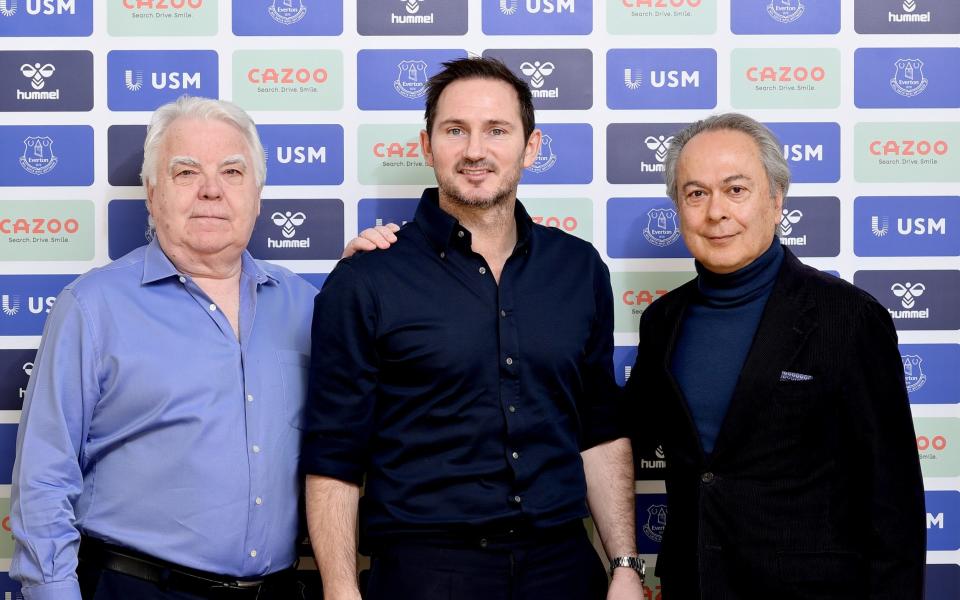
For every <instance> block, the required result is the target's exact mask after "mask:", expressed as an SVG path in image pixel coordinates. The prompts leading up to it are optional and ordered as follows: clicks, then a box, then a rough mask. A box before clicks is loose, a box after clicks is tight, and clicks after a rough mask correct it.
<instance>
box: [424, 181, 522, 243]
mask: <svg viewBox="0 0 960 600" xmlns="http://www.w3.org/2000/svg"><path fill="white" fill-rule="evenodd" d="M513 217H514V219H516V222H517V246H516V249H517V250H519V249H521V248H524V247H525V246H527V245H528V244H529V243H530V233H531V231H532V230H533V220H532V219H531V218H530V215H529V214H527V209H526V208H524V207H523V204H521V202H520V201H519V200H517V201H516V202H515V203H514V209H513ZM413 220H414V222H415V223H416V224H417V225H418V226H419V227H420V229H421V230H422V231H423V233H424V235H425V236H426V237H427V240H428V241H429V242H430V244H431V245H432V246H433V247H434V248H435V249H436V250H438V251H446V250H448V249H449V248H450V246H451V245H453V244H460V243H464V244H466V248H467V249H468V250H469V248H470V232H469V231H467V229H466V228H464V227H463V226H462V225H460V222H459V221H457V220H456V219H455V218H453V217H452V216H451V215H450V214H448V213H446V212H444V210H443V209H441V208H440V193H439V190H438V189H437V188H427V189H425V190H424V191H423V195H422V196H420V204H418V205H417V212H416V215H414V217H413ZM461 233H462V235H461Z"/></svg>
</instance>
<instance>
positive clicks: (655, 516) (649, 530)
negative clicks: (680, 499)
mask: <svg viewBox="0 0 960 600" xmlns="http://www.w3.org/2000/svg"><path fill="white" fill-rule="evenodd" d="M666 527H667V506H666V505H665V504H654V505H652V506H650V507H649V508H648V509H647V522H646V523H645V524H644V525H643V533H644V534H645V535H646V536H647V537H648V538H650V539H651V540H653V541H655V542H657V543H660V542H662V541H663V530H664V529H666Z"/></svg>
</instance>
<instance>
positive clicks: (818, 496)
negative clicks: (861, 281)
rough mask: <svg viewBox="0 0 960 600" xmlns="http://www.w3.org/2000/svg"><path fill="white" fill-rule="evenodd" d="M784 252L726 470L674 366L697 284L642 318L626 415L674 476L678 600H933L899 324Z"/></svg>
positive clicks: (664, 555) (734, 421)
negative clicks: (706, 440) (651, 434)
mask: <svg viewBox="0 0 960 600" xmlns="http://www.w3.org/2000/svg"><path fill="white" fill-rule="evenodd" d="M784 252H785V257H784V261H783V265H782V267H781V270H780V273H779V274H778V277H777V281H776V283H775V285H774V289H773V291H772V292H771V295H770V298H769V300H768V302H767V305H766V307H765V309H764V312H763V316H762V317H761V320H760V324H759V326H758V329H757V332H756V334H755V336H754V340H753V343H752V346H751V348H750V351H749V353H748V355H747V358H746V362H745V364H744V366H743V369H742V371H741V373H740V377H739V380H738V382H737V385H736V388H735V391H734V394H733V398H732V401H731V403H730V408H729V410H728V412H727V415H726V417H725V420H724V422H723V425H722V427H721V430H720V433H719V436H718V439H717V443H716V447H715V448H714V451H713V453H712V454H710V455H706V454H705V453H704V451H703V449H702V447H701V444H700V438H699V435H698V433H697V429H696V427H695V425H694V422H693V419H692V417H691V414H690V410H689V408H688V406H687V404H686V401H685V400H684V398H683V394H682V392H681V391H680V389H679V387H678V385H677V383H676V381H675V380H674V378H673V376H672V375H671V373H670V367H669V365H670V358H671V355H672V353H673V348H674V344H675V342H676V339H677V335H678V332H679V330H680V323H681V321H682V319H683V315H684V311H685V309H686V307H687V305H688V304H689V303H690V302H691V300H692V299H693V298H694V297H695V294H696V293H697V288H696V285H697V284H696V280H693V281H691V282H688V283H687V284H685V285H683V286H681V287H680V288H678V289H676V290H674V291H672V292H670V293H669V294H667V295H665V296H663V297H662V298H660V299H658V300H657V301H656V302H654V303H653V304H651V305H650V307H649V308H647V310H646V311H645V312H644V313H643V315H642V317H641V321H640V343H639V347H638V354H637V362H636V364H635V365H634V367H633V370H632V372H631V377H630V379H629V381H628V383H627V390H626V394H625V401H626V402H627V403H628V406H627V410H628V411H629V414H631V415H632V417H631V419H632V425H633V426H634V428H635V429H634V430H635V432H636V435H635V436H634V443H635V444H636V445H638V446H639V447H641V448H642V447H644V446H645V445H646V444H648V443H650V442H651V441H655V442H656V443H661V444H662V445H663V450H664V455H665V460H666V463H667V470H666V473H667V474H666V485H667V506H668V509H667V510H668V512H667V523H666V529H665V531H664V535H663V543H662V546H661V553H660V555H659V557H658V561H657V575H658V576H659V577H660V578H661V584H662V586H663V587H662V590H663V599H664V600H691V599H697V598H709V599H724V600H728V599H729V600H739V599H748V598H749V599H754V598H757V599H760V598H763V599H773V600H789V599H794V598H795V599H808V598H814V599H817V600H821V599H822V600H826V599H854V598H864V599H867V598H869V599H871V600H875V599H881V598H890V599H894V598H895V599H897V600H914V599H916V600H920V599H921V598H922V597H923V591H922V590H923V570H924V562H925V545H926V518H925V516H926V513H925V509H924V496H923V482H922V478H921V474H920V464H919V457H918V454H917V448H916V437H915V434H914V429H913V421H912V419H911V413H910V406H909V401H908V398H907V392H906V389H905V385H904V379H903V365H902V363H901V359H900V353H899V350H898V348H897V336H896V331H895V329H894V326H893V321H892V320H891V318H890V315H889V314H888V312H887V311H886V309H885V308H883V307H882V306H881V305H880V304H879V303H878V302H877V301H876V300H875V299H874V298H873V297H871V296H870V295H869V294H867V293H866V292H864V291H862V290H860V289H858V288H856V287H854V286H852V285H850V284H849V283H847V282H845V281H843V280H842V279H839V278H837V277H833V276H831V275H828V274H824V273H821V272H819V271H817V270H816V269H813V268H811V267H808V266H806V265H804V264H802V263H801V262H800V261H799V260H797V258H796V257H795V256H794V255H793V254H792V253H791V252H790V250H789V249H787V248H784ZM651 430H655V431H657V432H658V436H659V437H658V439H656V440H648V439H645V438H644V436H643V432H645V431H651Z"/></svg>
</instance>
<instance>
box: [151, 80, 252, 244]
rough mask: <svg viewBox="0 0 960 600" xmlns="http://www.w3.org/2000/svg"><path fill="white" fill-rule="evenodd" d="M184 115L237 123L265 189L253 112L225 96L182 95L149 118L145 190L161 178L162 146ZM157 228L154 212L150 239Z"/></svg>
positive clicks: (192, 117) (235, 124)
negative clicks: (174, 124) (250, 113)
mask: <svg viewBox="0 0 960 600" xmlns="http://www.w3.org/2000/svg"><path fill="white" fill-rule="evenodd" d="M181 118H183V119H199V120H204V121H206V120H213V121H222V122H224V123H227V124H228V125H233V126H234V127H236V128H237V129H238V130H239V131H240V134H241V135H242V136H243V139H244V140H245V141H246V142H247V148H248V150H249V151H250V160H252V161H253V165H252V166H253V177H254V180H255V181H256V182H257V187H258V188H260V189H263V184H264V182H266V180H267V157H266V154H264V151H263V144H261V143H260V136H259V135H258V134H257V126H256V125H255V124H254V122H253V119H251V118H250V115H248V114H247V113H246V111H244V110H243V109H242V108H240V107H239V106H237V105H236V104H234V103H232V102H228V101H226V100H215V99H211V98H201V97H198V96H181V97H180V98H177V99H176V100H174V101H173V102H169V103H167V104H164V105H163V106H161V107H160V108H158V109H157V110H155V111H154V112H153V116H152V117H151V118H150V125H149V126H148V127H147V137H146V139H144V141H143V165H142V167H141V169H140V181H141V182H143V189H144V191H148V190H149V188H150V186H151V185H154V184H156V182H157V180H158V179H159V177H160V168H161V165H159V164H157V163H158V161H159V160H160V147H161V146H162V145H163V140H164V138H165V137H166V134H167V131H168V130H169V129H170V125H172V124H173V122H174V121H176V120H177V119H181ZM154 229H155V227H154V223H153V217H152V216H151V217H150V218H149V225H148V230H147V239H151V238H152V237H153V232H154Z"/></svg>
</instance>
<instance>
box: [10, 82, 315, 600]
mask: <svg viewBox="0 0 960 600" xmlns="http://www.w3.org/2000/svg"><path fill="white" fill-rule="evenodd" d="M265 177H266V164H265V159H264V153H263V148H262V146H261V144H260V141H259V139H258V137H257V132H256V128H255V126H254V123H253V121H252V120H251V119H250V117H249V116H248V115H247V114H246V113H245V112H244V111H243V110H242V109H240V108H239V107H237V106H235V105H233V104H231V103H229V102H224V101H219V100H210V99H204V98H189V97H183V98H181V99H179V100H177V101H176V102H173V103H170V104H167V105H165V106H162V107H160V108H159V109H157V111H156V112H155V113H154V115H153V118H152V121H151V124H150V127H149V129H148V130H147V137H146V141H145V144H144V164H143V173H142V179H143V185H144V187H145V189H146V194H147V208H148V209H149V212H150V217H151V224H152V226H153V227H155V236H154V239H153V241H151V242H150V243H149V244H148V245H146V246H143V247H141V248H138V249H136V250H134V251H132V252H130V253H129V254H127V255H126V256H124V257H122V258H120V259H118V260H116V261H114V262H112V263H110V264H108V265H106V266H104V267H100V268H97V269H93V270H92V271H90V272H88V273H87V274H85V275H83V276H81V277H79V278H78V279H77V280H75V281H74V282H72V283H71V284H70V285H68V286H67V287H66V288H65V289H64V290H63V292H62V293H61V294H60V296H59V297H58V299H57V302H56V305H55V306H54V308H53V310H51V312H50V316H49V318H48V320H47V324H46V329H45V331H44V336H43V340H42V342H41V345H40V349H39V351H38V354H37V360H36V366H35V368H34V371H33V375H32V377H31V380H30V384H29V387H28V390H27V397H26V401H25V402H24V407H23V414H22V420H21V424H20V430H19V434H18V439H17V460H16V464H15V466H14V473H13V488H12V496H11V511H10V513H11V525H12V529H13V535H14V538H15V540H16V548H15V550H14V556H13V562H12V565H11V575H12V576H13V577H14V578H15V579H17V580H19V581H20V582H21V583H22V584H23V594H24V597H25V598H27V600H47V599H56V600H79V599H80V598H83V599H85V600H89V599H91V598H95V599H97V600H110V599H125V600H127V599H131V598H136V599H138V600H144V599H146V600H149V599H177V600H187V599H196V598H251V599H252V598H257V599H259V600H264V599H268V598H269V599H283V600H288V599H290V598H299V597H300V595H299V594H300V592H299V591H298V589H297V588H298V587H299V586H298V585H297V584H296V582H295V581H294V580H293V577H292V571H291V569H290V568H291V565H293V563H294V562H295V560H296V549H295V541H296V537H297V533H298V525H299V523H298V498H299V494H300V483H299V482H300V478H299V477H298V474H297V464H298V457H299V448H300V429H301V425H300V419H301V416H302V410H303V402H304V397H305V381H306V367H307V364H308V355H309V352H310V331H309V328H307V327H304V326H303V323H307V322H309V319H310V318H311V315H312V308H313V298H314V296H315V294H316V290H315V289H314V288H313V287H312V286H311V285H310V284H309V283H307V282H306V281H304V280H303V279H301V278H300V277H298V276H296V275H295V274H293V273H291V272H290V271H288V270H286V269H284V268H282V267H278V266H275V265H271V264H268V263H265V262H262V261H258V260H255V259H253V258H252V257H251V256H250V254H249V253H248V252H247V251H246V246H247V243H248V242H249V240H250V235H251V233H252V231H253V226H254V222H255V221H256V218H257V215H258V214H259V212H260V191H261V189H262V188H263V184H264V180H265ZM78 563H79V565H78Z"/></svg>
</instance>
